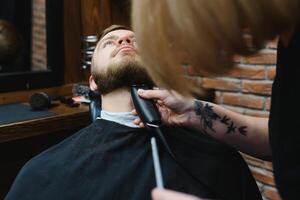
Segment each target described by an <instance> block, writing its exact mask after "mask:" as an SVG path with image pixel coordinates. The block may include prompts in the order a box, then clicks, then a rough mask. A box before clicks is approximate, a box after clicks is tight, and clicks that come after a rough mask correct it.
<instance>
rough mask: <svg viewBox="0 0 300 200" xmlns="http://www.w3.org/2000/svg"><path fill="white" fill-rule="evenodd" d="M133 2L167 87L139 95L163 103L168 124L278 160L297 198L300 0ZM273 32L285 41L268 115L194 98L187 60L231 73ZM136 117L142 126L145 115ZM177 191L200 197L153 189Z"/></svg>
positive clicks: (284, 186)
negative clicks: (236, 63)
mask: <svg viewBox="0 0 300 200" xmlns="http://www.w3.org/2000/svg"><path fill="white" fill-rule="evenodd" d="M132 3H133V4H132V24H133V28H134V31H135V33H136V38H137V42H138V44H139V46H140V49H141V55H142V57H143V60H144V62H145V64H146V67H147V70H148V71H149V73H150V74H151V76H152V78H153V79H154V80H156V82H157V83H158V85H160V86H163V87H165V88H168V90H147V91H145V90H140V91H139V94H140V96H141V97H144V98H148V99H154V100H155V101H156V102H157V106H158V108H159V110H160V112H161V116H162V119H163V121H164V123H167V124H179V125H185V126H190V127H193V128H195V129H198V130H201V131H202V132H204V133H206V134H207V135H210V136H212V137H214V138H216V139H218V140H220V141H222V142H225V143H227V144H229V145H231V146H233V147H235V148H236V149H237V150H239V151H242V152H244V153H247V154H250V155H252V156H256V157H258V158H262V159H266V160H270V159H272V161H273V167H274V175H275V181H276V186H277V188H278V190H279V193H280V195H281V197H282V199H284V200H289V199H298V196H299V191H300V160H299V159H297V157H298V156H299V154H300V145H299V144H300V135H299V133H298V125H299V123H300V118H299V113H300V106H299V102H300V98H299V95H298V94H297V93H299V91H300V83H299V75H300V59H299V55H300V53H299V52H300V26H299V25H298V24H299V18H300V2H299V1H298V0H261V1H253V0H243V1H238V0H214V1H198V0H190V1H182V0H174V1H165V0H161V1H159V2H155V3H153V2H151V1H147V0H133V2H132ZM154 11H155V12H154ZM182 13H184V15H182ZM153 30H155V32H156V35H155V37H154V35H153ZM275 36H280V39H279V45H278V51H277V52H278V53H277V69H276V78H275V80H274V83H273V87H272V104H271V111H270V116H269V118H259V117H251V116H245V115H242V114H238V113H235V112H232V111H230V110H227V109H225V108H223V107H221V106H219V105H216V104H213V103H210V102H205V101H202V100H195V99H193V98H192V95H191V94H193V93H194V92H197V88H195V87H194V86H193V85H192V83H191V82H189V81H188V80H187V79H185V78H184V75H183V73H182V69H181V64H182V62H183V60H184V62H185V63H189V64H190V65H191V66H192V68H193V70H195V71H196V72H198V73H200V74H203V75H210V76H212V75H220V74H225V73H226V72H228V71H230V69H232V68H233V66H234V64H233V59H232V57H233V56H234V55H236V54H238V55H241V56H246V55H251V54H254V53H257V52H258V50H260V49H261V48H262V47H263V44H264V42H266V41H268V40H270V39H273V38H274V37H275ZM145 38H147V39H145ZM149 38H151V39H149ZM182 54H186V55H187V56H185V57H184V58H182V56H179V55H182ZM173 90H174V91H177V92H178V93H177V92H173ZM198 91H199V90H198ZM135 123H136V124H140V125H141V126H143V124H142V123H141V122H140V120H139V119H137V120H136V121H135ZM175 197H176V198H177V199H178V200H185V199H186V200H188V199H196V198H194V197H191V196H185V195H183V194H177V193H173V192H170V191H166V190H154V191H153V199H155V200H163V199H175Z"/></svg>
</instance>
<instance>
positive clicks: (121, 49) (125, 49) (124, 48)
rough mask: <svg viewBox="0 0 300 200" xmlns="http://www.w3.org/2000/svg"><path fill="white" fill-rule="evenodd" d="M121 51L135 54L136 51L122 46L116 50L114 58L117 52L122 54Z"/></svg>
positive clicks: (130, 47)
mask: <svg viewBox="0 0 300 200" xmlns="http://www.w3.org/2000/svg"><path fill="white" fill-rule="evenodd" d="M123 51H133V52H136V49H134V48H133V47H132V46H122V47H120V48H119V49H117V51H116V53H115V54H114V56H115V55H117V54H118V53H119V52H123Z"/></svg>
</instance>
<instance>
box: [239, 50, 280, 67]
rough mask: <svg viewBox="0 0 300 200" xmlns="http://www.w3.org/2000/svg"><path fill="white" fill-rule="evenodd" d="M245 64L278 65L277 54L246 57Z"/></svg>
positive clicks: (259, 54)
mask: <svg viewBox="0 0 300 200" xmlns="http://www.w3.org/2000/svg"><path fill="white" fill-rule="evenodd" d="M244 63H245V64H270V65H274V64H276V53H275V52H274V53H273V52H271V53H257V54H255V55H252V56H247V57H244Z"/></svg>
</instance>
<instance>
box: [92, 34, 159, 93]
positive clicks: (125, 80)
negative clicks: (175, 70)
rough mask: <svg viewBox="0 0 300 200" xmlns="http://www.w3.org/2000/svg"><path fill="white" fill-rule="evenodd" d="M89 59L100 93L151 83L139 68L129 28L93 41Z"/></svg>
mask: <svg viewBox="0 0 300 200" xmlns="http://www.w3.org/2000/svg"><path fill="white" fill-rule="evenodd" d="M92 62H93V63H92V78H93V80H94V81H95V83H96V85H97V88H98V90H99V91H100V92H101V93H102V94H107V93H109V92H112V91H114V90H116V89H118V88H129V87H130V86H131V85H132V84H148V85H150V86H151V85H153V82H152V80H151V78H150V77H149V76H148V73H147V72H146V70H145V69H144V68H143V67H142V63H141V59H140V56H139V54H138V50H137V46H136V42H135V38H134V33H133V32H132V31H129V30H115V31H112V32H109V33H107V34H106V35H105V36H104V37H103V38H102V39H101V40H100V41H99V43H98V44H97V47H96V49H95V52H94V55H93V61H92Z"/></svg>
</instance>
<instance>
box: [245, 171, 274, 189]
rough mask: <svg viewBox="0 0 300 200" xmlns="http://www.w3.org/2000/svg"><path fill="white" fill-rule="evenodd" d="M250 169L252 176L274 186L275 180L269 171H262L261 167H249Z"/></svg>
mask: <svg viewBox="0 0 300 200" xmlns="http://www.w3.org/2000/svg"><path fill="white" fill-rule="evenodd" d="M250 169H251V172H252V174H253V176H254V178H255V179H256V180H257V181H259V182H261V183H264V184H267V185H271V186H275V181H274V178H273V175H272V173H271V172H268V171H264V170H261V169H256V168H254V167H251V168H250Z"/></svg>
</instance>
